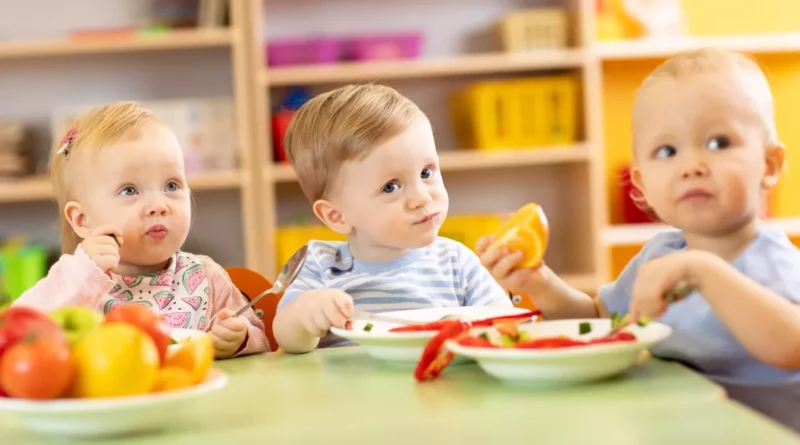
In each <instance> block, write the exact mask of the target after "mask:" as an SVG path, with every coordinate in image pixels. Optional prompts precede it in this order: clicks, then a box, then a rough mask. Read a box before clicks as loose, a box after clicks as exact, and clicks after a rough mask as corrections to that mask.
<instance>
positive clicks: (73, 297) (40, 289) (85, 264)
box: [13, 246, 115, 312]
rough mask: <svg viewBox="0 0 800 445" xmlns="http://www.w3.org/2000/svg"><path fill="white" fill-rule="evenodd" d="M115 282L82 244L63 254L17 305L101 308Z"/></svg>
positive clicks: (17, 301)
mask: <svg viewBox="0 0 800 445" xmlns="http://www.w3.org/2000/svg"><path fill="white" fill-rule="evenodd" d="M114 285H115V283H114V280H112V279H111V277H109V276H108V274H107V273H106V272H104V271H103V270H101V269H100V267H99V266H98V265H97V264H96V263H95V262H94V261H92V259H91V258H89V255H87V254H86V252H85V251H84V250H83V248H82V247H81V246H78V248H77V249H76V250H75V253H74V254H72V255H70V254H64V255H62V256H61V258H59V259H58V261H57V262H56V263H55V264H54V265H53V267H51V268H50V271H49V272H48V273H47V276H46V277H44V278H42V279H41V280H39V282H38V283H36V285H35V286H33V287H32V288H30V289H28V290H27V291H25V292H24V293H23V294H22V295H21V296H20V297H19V298H17V299H16V300H15V301H14V303H13V305H14V306H27V307H31V308H34V309H37V310H39V311H42V312H51V311H53V310H55V309H58V308H60V307H64V306H84V307H88V308H91V309H98V307H99V305H100V300H101V299H102V298H103V296H104V295H107V294H108V293H109V292H110V291H111V289H112V288H113V287H114Z"/></svg>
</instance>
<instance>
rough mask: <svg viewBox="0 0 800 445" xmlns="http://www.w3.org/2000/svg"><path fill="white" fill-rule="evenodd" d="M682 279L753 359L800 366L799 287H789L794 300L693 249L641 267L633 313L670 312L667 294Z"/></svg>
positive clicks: (791, 367)
mask: <svg viewBox="0 0 800 445" xmlns="http://www.w3.org/2000/svg"><path fill="white" fill-rule="evenodd" d="M764 261H765V262H766V261H768V259H766V258H765V259H764ZM792 278H796V277H792ZM776 279H777V280H780V277H776ZM679 281H686V282H687V283H689V284H690V285H692V286H693V287H694V288H695V289H696V290H697V291H698V292H699V293H700V294H701V295H702V296H703V297H704V298H705V299H706V301H707V302H708V304H709V306H711V308H712V309H713V310H714V312H715V313H716V314H717V316H718V317H719V318H720V320H721V321H722V322H723V323H724V324H725V325H726V326H727V327H728V329H730V331H731V333H732V334H733V335H734V337H736V339H737V340H739V342H740V343H741V344H742V346H744V348H745V349H746V350H747V351H748V352H750V354H752V355H753V356H754V357H756V358H757V359H759V360H760V361H762V362H764V363H766V364H768V365H770V366H773V367H776V368H779V369H785V370H795V369H800V297H798V296H797V295H798V294H797V293H796V292H798V291H797V290H794V289H787V292H790V293H791V292H792V291H794V292H795V294H794V296H792V295H787V296H786V297H790V298H791V300H792V301H790V300H789V299H787V298H784V297H782V296H781V295H778V294H777V293H776V292H774V291H773V290H771V289H769V288H767V287H765V286H762V285H761V284H759V283H758V282H756V281H754V280H753V279H751V278H750V277H748V276H746V275H744V274H742V273H740V272H739V271H738V270H736V269H735V268H734V267H733V266H732V265H731V264H730V263H728V262H727V261H725V260H724V259H723V258H720V257H719V256H717V255H714V254H713V253H710V252H705V251H699V250H689V251H685V252H680V253H676V254H672V255H667V256H665V257H661V258H658V259H655V260H653V261H651V262H649V263H647V264H645V265H644V266H642V268H641V270H640V272H639V277H638V279H637V281H636V285H635V286H634V289H633V295H634V299H633V302H632V303H631V306H632V307H631V311H632V312H633V314H632V315H637V314H638V315H643V316H657V315H658V314H660V313H661V312H663V311H664V310H666V303H665V302H664V297H663V296H664V294H665V293H666V292H667V291H668V290H669V289H670V288H672V286H674V285H675V284H676V283H677V282H679Z"/></svg>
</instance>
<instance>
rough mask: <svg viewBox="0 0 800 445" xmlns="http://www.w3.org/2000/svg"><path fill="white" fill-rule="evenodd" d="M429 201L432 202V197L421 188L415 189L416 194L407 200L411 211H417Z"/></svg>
mask: <svg viewBox="0 0 800 445" xmlns="http://www.w3.org/2000/svg"><path fill="white" fill-rule="evenodd" d="M431 201H433V196H431V193H430V192H429V191H428V190H427V189H424V188H421V189H417V192H416V193H414V195H413V196H412V197H411V199H410V200H409V206H410V207H411V208H412V209H418V208H420V207H425V206H426V205H428V204H429V203H430V202H431Z"/></svg>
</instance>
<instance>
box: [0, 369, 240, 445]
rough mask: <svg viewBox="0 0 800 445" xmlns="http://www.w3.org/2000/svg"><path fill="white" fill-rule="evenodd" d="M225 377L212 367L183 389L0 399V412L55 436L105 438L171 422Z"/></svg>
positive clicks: (159, 427) (224, 379)
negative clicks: (99, 396) (92, 396)
mask: <svg viewBox="0 0 800 445" xmlns="http://www.w3.org/2000/svg"><path fill="white" fill-rule="evenodd" d="M227 383H228V376H227V375H226V374H225V373H224V372H222V371H220V370H218V369H212V370H211V371H210V372H209V375H208V378H207V379H206V381H205V382H203V383H201V384H199V385H197V386H193V387H191V388H187V389H183V390H175V391H169V392H163V393H155V394H147V395H141V396H130V397H119V398H108V399H59V400H53V401H46V402H38V401H30V400H23V399H11V398H0V413H9V414H16V415H18V416H19V417H20V419H21V421H22V424H23V425H24V426H25V427H26V428H27V429H29V430H31V431H33V432H36V433H40V434H44V435H49V436H58V437H80V438H89V437H108V436H119V435H125V434H132V433H142V432H150V431H154V430H159V429H162V428H164V427H167V426H169V425H170V424H174V423H175V420H176V416H178V415H180V413H181V412H182V411H183V410H184V408H185V407H186V405H187V403H191V402H190V400H192V399H195V398H198V397H201V396H203V395H205V394H208V393H210V392H212V391H216V390H218V389H220V388H223V387H224V386H225V385H226V384H227Z"/></svg>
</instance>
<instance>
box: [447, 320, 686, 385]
mask: <svg viewBox="0 0 800 445" xmlns="http://www.w3.org/2000/svg"><path fill="white" fill-rule="evenodd" d="M518 329H519V331H520V332H525V333H526V334H527V335H528V336H529V337H530V338H533V339H537V338H545V339H549V338H555V337H559V336H564V337H567V338H573V339H578V338H579V339H583V340H586V341H591V340H593V339H600V338H602V337H603V336H604V335H605V334H606V333H607V332H608V331H609V330H610V329H611V320H608V319H587V320H554V321H542V322H538V323H525V324H520V325H519V326H518ZM581 331H584V332H585V331H588V333H584V334H581V333H580V332H581ZM626 331H630V332H631V333H633V334H634V336H635V340H634V341H626V342H615V343H601V344H589V345H582V346H574V347H559V348H547V349H526V348H515V347H500V348H495V347H480V346H465V345H464V344H462V342H459V341H454V340H448V341H447V342H446V343H445V347H446V348H447V349H448V350H450V351H451V352H453V353H455V354H456V356H463V357H468V358H471V359H473V360H475V361H476V362H478V366H480V367H481V369H483V371H484V372H486V373H487V374H489V375H491V376H493V377H496V378H498V379H500V380H502V381H505V382H507V383H515V384H526V385H535V386H549V385H569V384H576V383H584V382H590V381H595V380H601V379H604V378H609V377H612V376H614V375H616V374H619V373H621V372H623V371H625V370H626V369H628V368H630V367H631V366H633V365H634V364H635V363H636V360H637V359H638V358H639V356H640V355H641V353H642V352H643V351H645V350H646V349H647V348H649V347H650V346H653V345H655V344H657V343H659V342H661V341H663V340H664V339H666V338H667V337H669V336H670V334H671V333H672V330H671V329H670V327H669V326H667V325H664V324H661V323H658V322H650V323H648V324H647V325H646V326H636V325H633V326H630V327H629V328H626ZM470 335H471V336H473V338H474V337H476V336H477V337H479V336H482V335H486V336H488V337H487V338H490V339H497V338H498V337H500V336H501V335H500V334H499V333H498V330H497V328H495V327H492V328H481V329H473V330H472V331H471V332H470Z"/></svg>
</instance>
